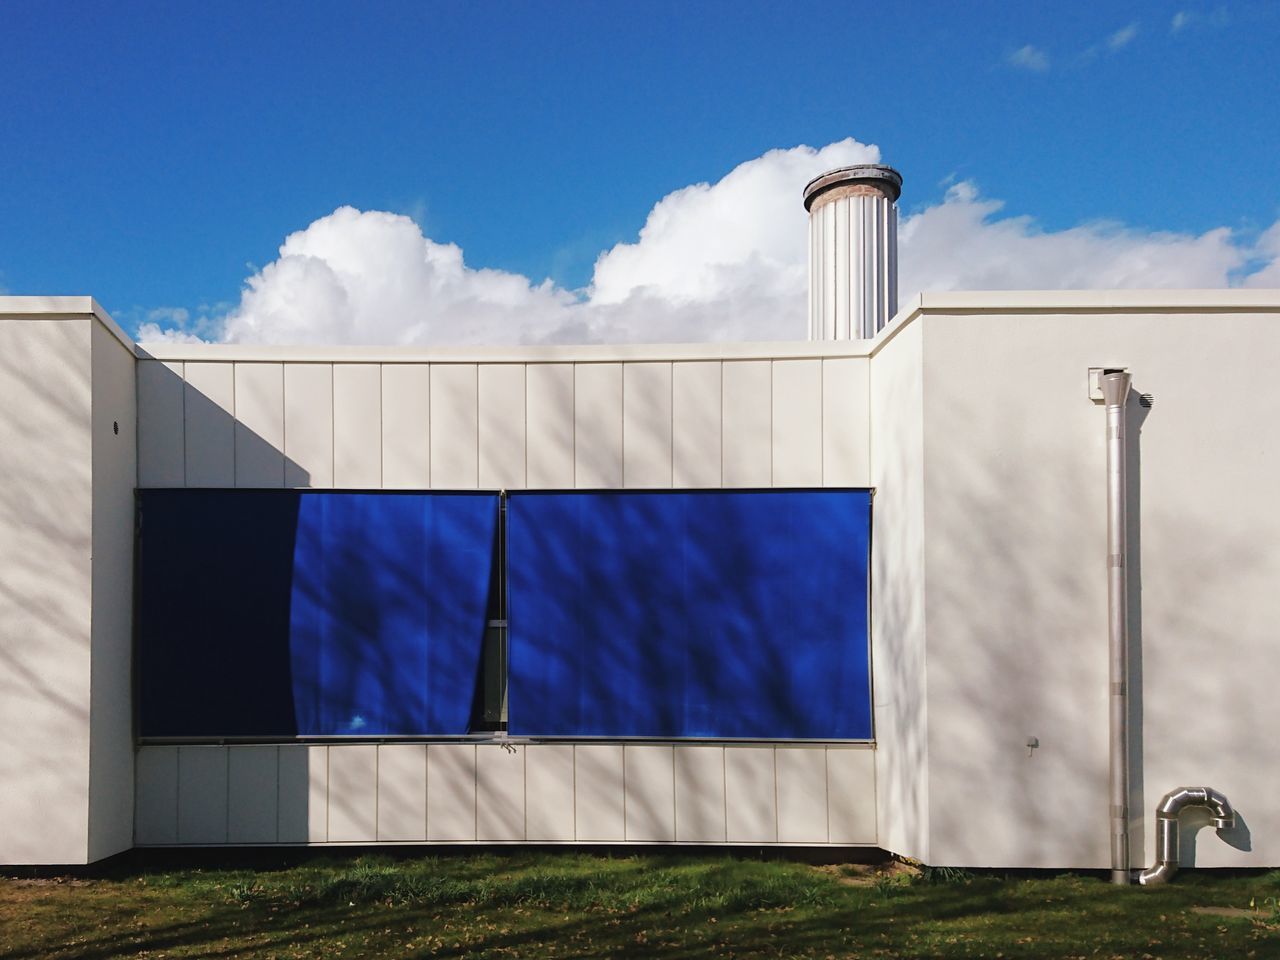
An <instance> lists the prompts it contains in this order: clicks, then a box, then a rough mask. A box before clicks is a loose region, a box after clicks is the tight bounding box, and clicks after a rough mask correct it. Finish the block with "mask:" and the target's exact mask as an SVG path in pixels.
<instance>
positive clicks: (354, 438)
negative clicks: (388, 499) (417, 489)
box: [333, 363, 382, 490]
mask: <svg viewBox="0 0 1280 960" xmlns="http://www.w3.org/2000/svg"><path fill="white" fill-rule="evenodd" d="M381 419H382V367H381V366H379V365H378V364H376V363H336V364H334V366H333V485H334V486H335V487H347V488H353V489H357V490H360V489H377V488H378V487H381V486H382V431H381V430H379V429H378V425H379V424H380V423H381Z"/></svg>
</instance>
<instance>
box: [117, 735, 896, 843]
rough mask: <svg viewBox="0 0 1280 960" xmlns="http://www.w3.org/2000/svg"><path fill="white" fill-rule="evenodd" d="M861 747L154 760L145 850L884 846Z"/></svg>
mask: <svg viewBox="0 0 1280 960" xmlns="http://www.w3.org/2000/svg"><path fill="white" fill-rule="evenodd" d="M873 755H874V752H873V751H872V749H871V748H870V747H866V746H858V745H823V744H817V745H782V744H778V745H771V744H763V745H762V744H754V745H752V744H741V745H734V744H682V743H678V744H671V743H643V744H625V745H624V744H620V743H595V744H583V743H579V744H572V743H565V744H555V743H530V744H525V743H511V744H505V745H504V744H498V743H430V744H424V743H383V744H372V743H369V744H334V745H328V746H325V745H305V744H296V745H295V744H284V745H279V746H276V745H260V746H259V745H254V746H249V745H244V746H213V745H208V746H205V745H182V746H177V745H175V746H163V745H154V746H144V747H141V748H140V749H139V751H138V767H137V777H138V783H137V814H136V842H137V843H138V844H139V845H140V846H151V845H159V846H168V845H175V844H176V845H187V844H190V845H217V844H248V843H253V844H274V843H281V844H299V843H310V844H343V843H355V844H368V843H425V842H432V843H518V842H538V843H696V844H716V843H719V844H723V843H729V844H751V845H772V844H782V845H787V844H800V845H825V844H840V845H874V844H875V842H876V815H875V801H874V796H875V790H874V777H875V765H874V759H873Z"/></svg>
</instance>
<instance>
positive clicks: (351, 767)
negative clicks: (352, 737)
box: [329, 743, 378, 843]
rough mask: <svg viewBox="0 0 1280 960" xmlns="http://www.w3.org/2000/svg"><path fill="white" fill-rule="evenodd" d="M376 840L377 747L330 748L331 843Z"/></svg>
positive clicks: (362, 745) (359, 745)
mask: <svg viewBox="0 0 1280 960" xmlns="http://www.w3.org/2000/svg"><path fill="white" fill-rule="evenodd" d="M377 838H378V748H377V746H376V745H374V744H372V743H361V744H341V745H336V746H331V747H329V841H330V842H331V843H372V842H373V841H374V840H376V839H377Z"/></svg>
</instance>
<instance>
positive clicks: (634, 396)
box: [622, 363, 672, 487]
mask: <svg viewBox="0 0 1280 960" xmlns="http://www.w3.org/2000/svg"><path fill="white" fill-rule="evenodd" d="M671 390H672V385H671V364H669V363H627V364H623V367H622V479H623V483H624V485H625V486H628V487H670V486H671V483H672V466H671V437H672V424H671Z"/></svg>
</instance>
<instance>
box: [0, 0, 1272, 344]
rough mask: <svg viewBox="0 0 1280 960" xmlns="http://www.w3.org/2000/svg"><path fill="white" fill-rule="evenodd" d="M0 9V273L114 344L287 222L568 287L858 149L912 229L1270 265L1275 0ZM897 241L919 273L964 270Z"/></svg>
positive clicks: (275, 237) (210, 307)
mask: <svg viewBox="0 0 1280 960" xmlns="http://www.w3.org/2000/svg"><path fill="white" fill-rule="evenodd" d="M0 12H2V16H0V36H2V37H3V44H2V46H0V49H3V51H4V55H3V56H0V288H3V289H5V290H7V291H8V292H10V293H18V294H26V293H32V294H35V293H50V294H53V293H90V294H93V295H94V296H96V297H97V298H98V299H99V300H100V301H101V302H102V303H103V304H104V305H105V306H106V307H107V309H108V310H110V311H111V312H112V313H113V314H114V315H115V316H116V317H117V319H119V320H121V321H122V322H123V323H124V325H125V326H126V328H128V329H130V330H131V331H132V330H136V329H137V327H138V325H139V324H140V323H142V322H144V321H146V320H147V319H148V317H149V316H151V317H152V318H153V319H154V318H161V317H162V314H163V315H165V316H170V317H171V316H173V315H176V314H175V311H179V310H185V311H187V315H188V317H189V319H188V323H190V324H193V325H194V323H195V318H196V317H197V316H199V317H201V318H203V321H202V322H204V323H205V324H206V325H205V326H204V327H202V328H201V330H200V333H201V335H205V336H209V335H212V336H215V337H217V336H220V335H221V333H220V331H221V330H222V325H221V320H220V318H221V317H222V316H223V315H225V314H227V313H228V312H229V311H233V310H236V309H240V310H241V311H242V312H243V310H245V309H248V308H247V307H245V306H244V304H243V303H242V302H241V301H242V291H243V289H244V288H245V284H246V282H247V281H249V279H250V278H252V277H254V276H259V277H261V274H260V273H259V271H261V270H262V269H263V268H264V267H265V266H267V265H268V264H271V263H272V261H274V260H276V259H277V258H278V257H279V256H280V246H281V243H282V241H283V240H284V238H285V237H286V236H287V235H289V234H291V233H294V232H296V231H303V230H306V229H307V228H308V226H309V225H311V224H313V223H314V222H316V221H319V220H323V218H325V217H328V216H329V215H331V214H333V213H334V211H335V210H336V209H337V208H339V207H343V206H351V207H354V208H356V210H358V211H362V212H368V211H389V212H391V213H399V214H405V215H408V216H410V217H412V218H413V220H414V221H416V224H417V226H418V228H420V230H421V231H422V233H423V234H424V235H425V238H429V241H427V240H425V239H423V241H422V242H434V243H436V244H453V245H456V246H457V247H458V248H460V250H461V252H462V254H463V256H465V263H466V267H467V268H492V269H493V270H498V271H505V272H506V273H510V274H515V275H518V276H520V277H522V278H528V280H529V282H530V286H531V287H537V286H538V285H539V284H540V283H541V281H543V280H544V278H549V279H550V280H551V281H552V283H553V286H554V288H555V290H554V292H555V293H556V295H557V296H559V297H560V299H561V300H562V301H563V300H565V298H566V297H572V296H576V297H577V298H578V299H581V298H582V297H583V296H584V294H582V293H581V292H580V293H577V294H573V293H572V291H580V290H581V288H584V287H586V286H587V285H588V284H590V283H592V282H593V267H594V265H595V263H596V261H597V258H598V257H600V256H601V254H602V253H604V252H606V251H609V250H610V249H612V248H614V247H615V245H618V244H624V245H625V244H636V243H637V241H638V236H639V231H640V230H641V228H642V227H643V226H644V224H645V223H646V218H647V217H649V216H650V214H651V212H652V211H653V210H654V207H655V204H658V203H659V201H661V200H662V199H663V198H664V197H666V196H668V195H669V194H671V193H672V192H673V191H679V190H681V189H682V188H685V187H687V186H689V185H691V184H698V183H711V184H716V183H717V181H720V180H721V178H723V177H725V175H726V174H729V173H730V171H732V170H733V169H734V168H735V167H737V166H738V165H740V164H744V163H748V162H750V161H753V160H755V159H756V158H760V157H762V156H763V155H765V154H766V153H767V152H768V151H770V150H775V149H791V148H795V147H797V146H799V145H806V144H807V145H810V146H811V147H814V148H821V147H824V146H826V145H828V144H833V143H836V142H838V141H841V140H843V139H844V138H850V137H851V138H854V139H855V140H856V141H858V142H859V143H860V144H871V145H876V146H878V147H879V149H880V154H881V157H882V158H883V159H884V160H885V161H886V162H889V163H892V164H893V165H895V166H896V167H897V168H898V169H899V170H901V171H902V172H903V174H904V176H905V178H906V188H905V192H904V197H903V202H902V209H903V214H904V216H907V217H910V216H911V215H920V214H923V213H925V212H926V211H929V210H931V209H935V208H940V207H943V206H945V205H946V204H947V202H948V198H950V200H951V201H952V202H962V201H966V200H967V201H968V202H970V203H975V202H989V203H992V204H994V203H996V202H998V201H1002V202H1003V206H1002V207H999V208H996V207H990V208H985V207H984V208H983V209H982V210H980V211H977V212H978V213H980V214H981V216H980V218H979V221H978V222H979V224H980V225H984V226H988V227H989V226H991V225H992V224H993V223H995V222H997V221H999V220H1000V219H1002V218H1008V217H1029V218H1033V221H1032V222H1030V223H1023V224H1022V226H1021V227H1020V229H1021V230H1022V231H1023V233H1024V234H1027V235H1030V234H1040V233H1047V234H1053V233H1057V232H1061V231H1068V230H1070V229H1071V228H1078V227H1079V226H1080V225H1082V224H1098V223H1100V222H1105V223H1107V224H1109V226H1107V227H1105V228H1100V229H1101V230H1102V233H1101V234H1099V235H1100V236H1101V235H1103V234H1105V237H1111V238H1112V239H1114V235H1115V231H1116V230H1118V229H1121V228H1120V227H1119V226H1118V225H1124V230H1126V231H1127V232H1126V233H1125V234H1124V236H1126V237H1128V238H1129V239H1130V240H1131V241H1133V242H1135V243H1136V242H1139V241H1140V240H1141V238H1142V236H1143V235H1145V234H1146V233H1150V232H1157V233H1158V234H1160V235H1163V234H1165V233H1169V234H1175V235H1178V236H1182V237H1185V238H1188V242H1190V241H1191V240H1193V239H1194V238H1197V237H1201V238H1202V237H1203V236H1204V235H1205V234H1206V233H1207V232H1209V231H1212V230H1214V229H1215V228H1227V229H1228V230H1229V231H1231V233H1230V236H1229V237H1227V238H1226V239H1225V240H1223V241H1222V243H1226V244H1229V245H1231V246H1232V249H1235V250H1238V251H1240V256H1239V258H1238V260H1237V261H1233V262H1232V263H1227V264H1226V265H1225V266H1223V268H1222V269H1223V271H1224V273H1223V275H1224V276H1227V275H1228V274H1229V275H1230V278H1229V279H1230V280H1231V282H1235V280H1237V279H1239V277H1240V276H1241V275H1242V273H1243V272H1247V271H1249V270H1253V269H1254V268H1255V267H1256V266H1257V265H1258V263H1259V262H1260V260H1261V261H1265V260H1266V258H1267V257H1269V256H1270V254H1269V252H1268V251H1269V250H1270V247H1269V246H1267V244H1266V243H1264V244H1263V245H1262V246H1261V247H1258V246H1256V244H1257V243H1258V238H1259V237H1260V236H1264V235H1265V231H1267V230H1268V229H1269V228H1271V227H1272V226H1273V225H1274V224H1275V223H1276V222H1277V220H1278V219H1280V68H1278V67H1277V65H1276V60H1275V57H1276V51H1277V50H1280V4H1275V3H1270V2H1267V3H1247V2H1239V3H1235V2H1230V3H1226V4H1223V5H1220V4H1213V3H1211V4H1200V3H1193V2H1174V3H1136V4H1131V3H1113V4H1107V5H1095V6H1087V7H1086V6H1083V5H1071V6H1068V5H1065V4H1061V5H1059V4H1038V3H1036V4H1031V3H1028V4H1019V3H1012V2H1004V3H986V4H983V3H965V4H955V3H914V4H903V5H890V6H885V5H880V4H869V3H852V4H829V5H828V4H806V5H791V4H778V3H772V4H762V3H732V4H730V3H717V2H708V3H680V4H668V3H621V2H615V3H560V4H554V5H553V4H549V3H494V4H455V3H446V2H437V3H430V4H422V3H419V4H400V3H370V4H355V3H316V2H312V3H297V4H295V3H269V4H240V3H232V2H219V3H215V4H194V3H186V2H180V3H141V2H140V3H130V4H119V5H108V4H102V3H90V2H84V0H81V2H78V3H57V2H26V0H22V2H12V0H10V2H6V3H5V4H4V5H3V7H0ZM956 184H962V185H963V188H964V190H967V191H970V192H969V193H965V194H963V195H957V192H956ZM802 185H803V183H802V182H801V183H795V184H794V187H793V189H794V195H795V203H796V205H797V207H798V205H799V191H800V188H801V186H802ZM787 189H792V187H788V188H787ZM948 191H950V193H949V192H948ZM979 198H981V199H980V200H979ZM690 215H691V216H692V215H693V214H690ZM935 219H941V217H940V216H939V217H938V218H935ZM797 222H798V223H799V224H800V227H799V229H800V231H801V234H802V229H803V215H802V211H801V215H800V219H799V220H798V221H796V220H790V219H789V220H787V222H786V224H785V225H783V224H778V225H777V229H778V230H786V231H795V230H796V229H797V227H796V226H795V224H796V223H797ZM931 222H932V221H930V220H924V221H921V226H920V228H919V229H918V230H917V234H919V233H920V232H921V231H925V232H928V231H926V229H925V228H926V227H927V226H928V225H929V223H931ZM713 229H714V227H708V230H709V231H712V230H713ZM706 236H710V237H712V238H713V240H714V233H713V232H709V233H707V234H706ZM933 236H934V237H935V242H933V243H932V245H931V246H932V247H934V248H938V250H936V251H935V253H934V254H933V256H934V258H935V260H937V258H938V257H939V256H942V255H943V254H945V250H943V249H941V248H942V247H944V246H945V244H944V243H943V241H942V238H943V237H944V236H946V235H945V234H941V233H936V234H934V235H933ZM1105 237H1104V239H1105ZM926 239H927V238H926ZM363 242H368V243H373V242H375V241H373V240H370V239H368V238H367V237H366V239H365V241H363ZM405 242H408V241H407V240H406V241H405ZM799 242H801V243H802V239H801V240H800V241H799ZM915 242H916V248H915V249H917V250H921V249H923V248H924V247H925V246H926V244H925V243H924V240H921V239H920V238H919V237H917V239H916V241H915ZM1278 252H1280V251H1278ZM905 255H906V254H905V253H904V256H905ZM915 255H916V256H917V259H918V260H920V263H921V264H922V265H921V266H920V268H919V269H918V270H917V271H916V272H917V273H918V274H919V275H920V276H921V277H923V279H922V280H921V281H920V282H921V283H927V282H929V281H931V280H933V281H936V282H937V283H940V284H943V285H946V284H947V283H952V284H955V283H960V282H963V281H964V280H966V279H969V278H971V277H973V276H974V275H973V274H972V273H969V274H964V275H963V276H960V275H953V274H954V271H952V272H951V273H948V272H947V267H948V265H947V264H946V263H945V262H943V261H938V262H936V263H935V262H934V261H929V264H928V265H924V260H923V259H922V257H923V255H922V254H915ZM307 256H313V254H311V253H308V254H307ZM742 256H743V257H746V258H748V259H750V258H751V257H752V256H754V254H753V253H752V252H751V251H748V252H747V253H744V254H742ZM762 256H763V255H762ZM392 259H394V258H392ZM756 259H757V260H759V259H760V258H759V257H756ZM766 259H768V258H766ZM775 259H777V258H775ZM782 261H786V257H785V256H784V257H781V260H780V261H779V262H782ZM1233 264H1234V265H1233ZM1242 265H1243V266H1242ZM783 267H787V269H789V266H788V265H787V263H783ZM334 269H335V270H336V271H337V273H338V274H342V272H343V271H342V270H341V269H339V268H337V267H335V268H334ZM370 269H372V268H370ZM779 269H782V267H779ZM1079 275H1080V274H1079V273H1077V274H1075V275H1073V276H1074V277H1075V278H1076V279H1077V280H1078V277H1079ZM468 276H470V275H468ZM269 279H270V278H268V280H269ZM976 279H984V277H983V276H982V275H981V274H979V275H978V276H977V277H976ZM989 279H990V281H991V285H1018V283H1017V281H1018V280H1019V279H1020V278H1019V277H1011V278H1009V281H1010V282H1009V283H1007V284H1003V283H1002V280H1003V278H1002V277H1001V276H996V275H990V277H989ZM1033 279H1038V277H1036V278H1033ZM1047 279H1048V281H1053V280H1054V279H1055V278H1054V277H1048V278H1047ZM1072 279H1073V277H1072V276H1066V277H1065V279H1064V280H1063V282H1062V283H1055V282H1045V281H1044V280H1040V281H1039V282H1041V283H1042V284H1043V285H1053V286H1058V285H1074V284H1073V282H1072ZM1123 279H1124V278H1122V279H1121V281H1119V282H1123ZM1210 279H1212V278H1210ZM1141 281H1142V278H1141V277H1138V276H1136V275H1135V277H1134V283H1135V284H1137V283H1139V282H1141ZM264 282H265V281H264ZM296 282H298V283H302V282H304V281H302V280H298V281H296ZM370 282H373V281H370ZM377 282H378V283H383V284H385V283H386V282H389V281H387V279H386V278H379V279H378V280H377ZM664 282H665V281H664V280H663V278H662V276H659V275H653V276H649V275H646V276H643V277H640V278H639V279H636V280H634V281H633V283H632V287H631V288H628V289H635V290H640V289H641V288H645V289H648V290H650V291H651V292H652V291H658V292H659V293H660V292H661V290H662V289H663V283H664ZM780 282H781V281H780ZM1150 285H1163V284H1160V283H1150ZM1276 285H1280V284H1276ZM260 286H261V284H260ZM468 289H470V288H468ZM477 289H479V288H477ZM910 292H911V291H905V290H904V294H908V293H910ZM723 293H724V291H723V290H720V293H719V294H717V295H722V294H723ZM265 295H266V294H264V296H265ZM743 295H744V296H745V293H744V294H743ZM379 296H381V295H379ZM468 296H475V297H479V298H480V299H485V298H486V297H489V294H488V293H476V294H468ZM708 296H711V294H708ZM788 296H790V294H788ZM286 299H287V298H286ZM499 299H501V296H499ZM669 299H670V298H669ZM686 299H687V298H686ZM490 300H492V298H491V297H490V298H489V299H488V300H486V301H485V302H490ZM381 302H386V301H385V300H383V301H381ZM780 302H781V301H780ZM788 302H789V301H788ZM202 305H204V309H203V310H201V306H202ZM650 306H651V308H653V305H652V304H651V305H650ZM394 309H397V310H399V309H401V308H399V307H396V308H394ZM654 309H656V308H654ZM157 311H159V312H157ZM166 311H167V313H166ZM292 322H293V324H294V326H293V327H292V328H291V329H294V330H296V329H297V325H298V324H300V323H305V322H306V321H305V318H302V319H297V318H295V319H294V321H292ZM495 322H496V321H495ZM610 322H612V321H610V320H608V319H598V318H597V319H593V320H592V321H591V323H592V324H594V325H595V327H594V329H595V331H596V332H595V334H592V335H591V336H588V337H586V338H588V339H590V338H592V337H594V336H598V335H599V327H600V325H601V324H607V323H610ZM701 322H702V321H700V320H699V321H692V320H687V319H686V320H682V321H681V323H682V324H694V325H696V324H697V323H701ZM264 323H265V321H264ZM255 329H258V330H259V332H261V330H262V329H264V326H263V324H259V326H258V327H256V328H255ZM406 329H407V327H406ZM418 329H419V332H418V334H414V335H412V336H417V337H418V338H420V339H423V338H425V339H439V338H440V337H434V335H428V334H424V333H422V329H425V328H422V327H421V325H419V328H418ZM699 329H701V328H699ZM725 333H727V334H730V335H732V334H733V333H734V331H732V330H728V331H726V330H718V331H717V332H715V333H714V334H712V333H705V334H703V335H708V336H710V335H719V334H725ZM348 335H349V336H351V334H350V331H349V330H348ZM264 336H266V335H265V334H264ZM335 336H336V335H335ZM354 336H356V338H360V336H361V335H360V334H355V335H354ZM380 336H382V337H383V338H384V339H385V338H391V339H397V338H399V339H409V338H412V336H411V335H410V334H408V333H404V332H403V331H399V332H397V331H387V330H384V331H382V332H381V333H380ZM495 336H497V337H500V331H499V333H497V334H495V333H493V332H492V330H490V332H489V333H486V334H484V336H483V337H481V338H493V337H495ZM521 336H522V337H523V338H526V339H528V338H531V337H534V335H531V334H529V333H528V332H527V331H526V332H525V333H522V334H521ZM565 336H571V335H570V334H565ZM442 338H443V339H451V337H449V336H444V337H442ZM462 338H463V339H466V337H465V336H464V337H462ZM534 338H536V337H534ZM605 338H606V339H607V338H608V337H607V336H606V337H605ZM473 339H474V337H473Z"/></svg>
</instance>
